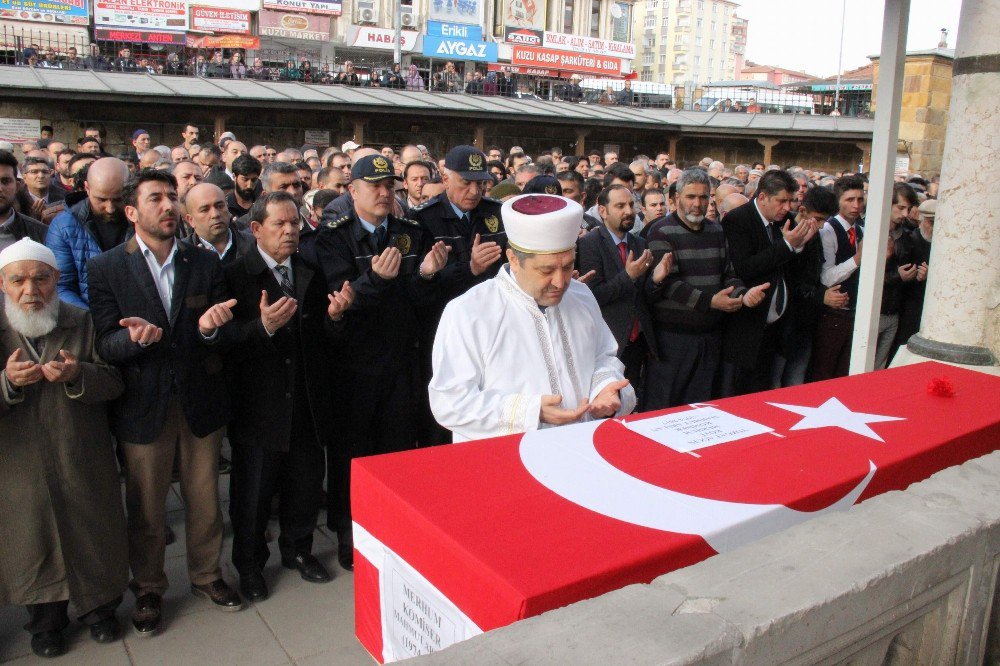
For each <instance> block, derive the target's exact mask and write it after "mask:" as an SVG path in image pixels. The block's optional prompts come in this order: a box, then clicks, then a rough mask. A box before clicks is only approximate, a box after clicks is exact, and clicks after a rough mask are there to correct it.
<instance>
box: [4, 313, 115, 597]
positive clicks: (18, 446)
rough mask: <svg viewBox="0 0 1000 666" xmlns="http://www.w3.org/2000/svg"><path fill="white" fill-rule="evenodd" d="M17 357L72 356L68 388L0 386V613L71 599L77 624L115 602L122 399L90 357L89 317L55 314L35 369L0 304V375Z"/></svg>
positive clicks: (108, 371) (103, 367) (105, 369)
mask: <svg viewBox="0 0 1000 666" xmlns="http://www.w3.org/2000/svg"><path fill="white" fill-rule="evenodd" d="M16 347H20V348H21V349H22V350H23V351H24V354H25V356H24V358H34V360H36V361H38V362H41V363H47V362H48V361H51V360H52V359H54V358H57V355H58V353H59V350H60V349H65V350H67V351H69V352H70V353H72V354H74V355H75V356H76V357H77V358H78V359H79V360H80V364H81V369H82V372H81V375H80V377H79V378H78V380H77V382H75V383H74V387H73V388H70V387H69V385H67V384H61V383H56V384H53V383H50V382H47V381H45V380H42V381H40V382H38V383H36V384H33V385H31V386H27V387H24V388H23V389H22V392H21V395H20V396H15V395H13V394H11V393H10V392H9V391H8V390H7V389H6V387H5V385H6V384H7V383H6V380H5V379H4V378H3V377H0V544H2V545H0V604H37V603H43V602H49V601H63V600H66V599H69V600H70V601H71V602H72V605H73V606H74V608H75V609H76V611H77V612H78V614H81V615H82V614H84V613H87V612H89V611H90V610H93V609H94V608H96V607H97V606H100V605H101V604H104V603H106V602H108V601H111V600H113V599H114V598H115V597H117V596H119V595H121V594H122V593H123V591H124V590H125V586H126V585H127V583H128V545H127V540H126V533H125V515H124V511H123V509H122V500H121V485H120V482H119V480H118V468H117V466H116V464H115V456H114V449H113V445H112V439H111V433H110V431H109V430H108V420H107V405H106V403H107V402H108V401H109V400H113V399H114V398H116V397H117V396H118V395H119V394H120V393H121V392H122V390H123V388H124V384H123V382H122V379H121V375H120V374H119V372H118V370H117V369H116V368H113V367H111V366H109V365H108V364H106V363H105V362H104V361H102V360H101V359H100V358H98V357H97V354H96V352H95V351H94V327H93V324H92V322H91V319H90V313H88V312H86V311H84V310H81V309H79V308H77V307H74V306H72V305H68V304H66V303H60V305H59V318H58V324H57V325H56V328H55V329H54V330H53V331H52V332H51V333H49V334H48V335H47V336H45V344H44V346H43V347H42V356H41V359H38V358H37V357H36V356H34V350H33V348H32V347H31V345H29V344H27V342H26V341H25V340H24V339H23V338H22V337H21V336H20V335H19V334H18V333H17V332H16V331H15V330H14V329H13V328H11V326H10V324H9V321H8V319H7V316H6V314H5V313H4V310H3V298H2V297H0V370H2V369H3V367H4V366H6V362H7V359H8V358H9V357H10V355H11V354H12V353H13V352H14V349H15V348H16Z"/></svg>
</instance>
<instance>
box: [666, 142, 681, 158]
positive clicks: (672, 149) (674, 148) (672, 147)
mask: <svg viewBox="0 0 1000 666" xmlns="http://www.w3.org/2000/svg"><path fill="white" fill-rule="evenodd" d="M680 140H681V138H680V137H679V136H672V137H670V149H669V150H670V159H672V160H673V161H675V162H676V161H677V142H678V141H680Z"/></svg>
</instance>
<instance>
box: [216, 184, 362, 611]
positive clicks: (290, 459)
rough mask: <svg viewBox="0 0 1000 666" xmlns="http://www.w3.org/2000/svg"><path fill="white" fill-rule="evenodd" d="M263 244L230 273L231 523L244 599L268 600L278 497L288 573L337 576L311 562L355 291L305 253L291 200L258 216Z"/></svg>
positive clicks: (277, 195) (255, 210)
mask: <svg viewBox="0 0 1000 666" xmlns="http://www.w3.org/2000/svg"><path fill="white" fill-rule="evenodd" d="M249 215H250V230H251V232H252V233H253V235H254V238H255V239H256V244H255V245H254V246H253V247H252V248H251V249H250V251H249V252H247V253H246V255H244V256H243V257H242V258H241V259H239V260H237V261H236V262H235V263H233V264H231V265H230V266H228V267H227V268H226V281H227V283H228V284H229V289H230V293H231V294H232V295H233V296H234V297H235V298H236V303H237V305H236V307H235V308H234V311H233V314H234V315H235V317H236V324H235V326H234V328H235V331H234V335H233V337H234V339H235V342H236V344H235V345H234V347H233V351H232V353H231V355H230V357H229V359H228V360H229V361H230V380H231V389H232V397H233V420H232V421H231V422H230V424H229V441H230V442H231V443H232V445H233V472H232V475H231V476H230V487H229V491H230V501H229V516H230V518H231V519H232V523H233V566H234V567H235V568H236V570H237V571H238V572H239V574H240V591H241V592H243V595H244V596H245V597H248V598H250V599H253V600H260V599H266V598H267V596H268V591H267V584H266V583H265V581H264V577H263V575H261V571H262V570H263V568H264V564H265V563H266V562H267V558H268V554H269V552H268V547H267V543H266V541H265V538H264V531H265V529H266V528H267V521H268V518H269V517H270V512H271V497H272V496H274V495H275V493H277V495H278V497H279V500H280V501H279V506H280V507H281V509H280V515H279V517H278V522H279V525H280V526H281V535H280V536H279V538H278V546H279V548H280V550H281V563H282V565H284V566H285V567H287V568H289V569H297V570H298V571H299V573H300V575H301V576H302V578H303V579H305V580H307V581H309V582H313V583H325V582H327V581H329V580H330V578H331V576H330V574H329V572H328V571H327V570H326V568H325V567H324V566H323V565H322V564H321V563H320V562H319V560H317V559H316V557H315V556H313V555H312V554H311V551H312V541H313V531H314V530H315V529H316V517H317V514H318V513H319V497H320V491H321V489H322V486H323V472H324V461H325V459H324V456H323V449H324V447H326V446H331V445H332V443H333V433H334V432H335V427H336V426H335V424H334V420H333V416H332V409H333V407H334V401H333V397H332V395H331V392H330V386H331V382H332V381H333V377H334V370H333V368H332V365H331V363H330V351H329V350H330V349H331V348H332V347H333V345H334V344H335V343H336V340H335V339H329V338H333V337H335V336H336V333H337V329H338V328H339V327H340V326H341V324H339V323H337V322H340V321H341V320H342V319H343V316H344V311H345V310H346V309H347V308H349V307H350V305H351V302H352V300H353V292H352V290H351V287H350V284H348V283H347V282H345V283H344V285H343V288H342V289H341V290H340V291H339V292H337V293H335V294H331V293H330V292H329V289H328V287H327V283H326V277H325V276H324V275H323V272H322V271H317V270H314V269H313V268H311V267H310V266H308V265H307V264H306V263H305V261H303V260H302V258H301V257H300V256H299V255H298V254H297V253H296V251H297V250H298V244H299V216H298V206H297V205H296V203H295V199H294V198H292V196H291V195H290V194H288V193H286V192H272V193H269V194H264V195H263V196H262V197H261V198H260V199H258V200H257V201H256V202H255V203H254V205H253V206H251V208H250V213H249Z"/></svg>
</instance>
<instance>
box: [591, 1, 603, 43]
mask: <svg viewBox="0 0 1000 666" xmlns="http://www.w3.org/2000/svg"><path fill="white" fill-rule="evenodd" d="M590 36H591V37H600V36H601V0H590Z"/></svg>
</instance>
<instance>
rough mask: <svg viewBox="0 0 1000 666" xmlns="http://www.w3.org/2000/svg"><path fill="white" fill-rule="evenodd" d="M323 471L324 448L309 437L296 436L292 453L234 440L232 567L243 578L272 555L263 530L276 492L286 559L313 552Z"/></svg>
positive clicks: (282, 553)
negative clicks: (243, 443) (244, 444)
mask: <svg viewBox="0 0 1000 666" xmlns="http://www.w3.org/2000/svg"><path fill="white" fill-rule="evenodd" d="M323 472H324V462H323V448H322V447H321V446H320V445H319V444H318V443H317V442H316V440H315V438H310V437H309V436H308V435H304V434H301V433H299V434H298V436H294V434H293V438H292V440H291V443H290V444H289V447H288V451H287V452H285V451H268V450H266V449H263V448H261V447H259V446H241V445H240V444H239V443H238V442H233V470H232V473H231V474H230V476H229V484H230V485H229V518H230V520H231V521H232V523H233V566H234V567H235V568H236V571H237V572H239V574H240V575H241V576H243V575H246V574H248V573H252V572H259V571H261V570H262V569H263V568H264V564H265V563H266V562H267V558H268V556H269V555H270V549H269V548H268V547H267V542H266V541H265V539H264V531H265V530H266V529H267V521H268V519H269V518H270V515H271V498H272V497H274V495H275V493H277V495H278V507H279V513H278V525H279V527H280V528H281V534H280V535H279V537H278V548H279V550H280V552H281V557H282V558H283V559H291V558H294V557H295V556H296V555H297V554H299V553H309V552H311V551H312V544H313V531H315V529H316V520H317V516H318V514H319V503H320V491H321V490H322V488H323Z"/></svg>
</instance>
